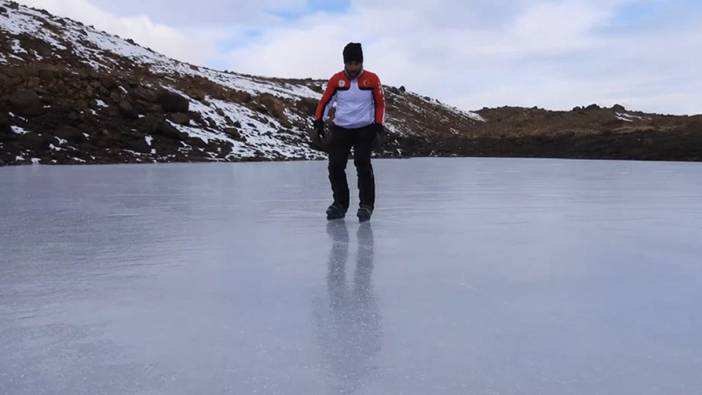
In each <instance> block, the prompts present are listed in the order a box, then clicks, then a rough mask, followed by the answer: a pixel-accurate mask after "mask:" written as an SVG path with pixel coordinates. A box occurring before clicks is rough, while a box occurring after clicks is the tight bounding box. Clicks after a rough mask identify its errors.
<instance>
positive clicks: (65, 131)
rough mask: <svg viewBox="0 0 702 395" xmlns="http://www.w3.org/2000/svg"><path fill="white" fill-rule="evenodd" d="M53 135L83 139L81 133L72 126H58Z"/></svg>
mask: <svg viewBox="0 0 702 395" xmlns="http://www.w3.org/2000/svg"><path fill="white" fill-rule="evenodd" d="M53 135H54V136H56V137H59V138H62V139H65V140H68V141H84V140H85V136H83V133H82V132H81V131H80V130H79V129H77V128H74V127H72V126H60V127H58V128H56V129H55V130H54V131H53Z"/></svg>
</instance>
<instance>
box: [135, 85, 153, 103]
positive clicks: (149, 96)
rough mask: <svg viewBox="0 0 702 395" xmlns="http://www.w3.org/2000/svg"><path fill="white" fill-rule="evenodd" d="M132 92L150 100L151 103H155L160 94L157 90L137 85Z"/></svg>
mask: <svg viewBox="0 0 702 395" xmlns="http://www.w3.org/2000/svg"><path fill="white" fill-rule="evenodd" d="M132 94H133V95H134V96H135V97H136V98H138V99H141V100H143V101H146V102H149V103H155V102H156V100H157V99H158V95H157V94H156V92H154V91H152V90H149V89H146V88H142V87H137V88H135V89H134V90H133V91H132Z"/></svg>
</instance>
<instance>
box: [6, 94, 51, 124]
mask: <svg viewBox="0 0 702 395" xmlns="http://www.w3.org/2000/svg"><path fill="white" fill-rule="evenodd" d="M8 104H9V105H10V109H11V110H12V112H14V113H17V114H19V115H22V116H27V117H31V116H37V115H41V114H43V113H44V106H43V105H42V103H41V100H39V96H38V95H37V94H36V92H34V91H30V90H20V91H17V92H15V93H13V94H11V95H10V96H9V97H8Z"/></svg>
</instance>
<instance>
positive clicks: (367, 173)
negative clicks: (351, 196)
mask: <svg viewBox="0 0 702 395" xmlns="http://www.w3.org/2000/svg"><path fill="white" fill-rule="evenodd" d="M356 133H357V134H356V139H355V141H354V146H353V150H354V161H353V163H354V164H355V165H356V173H357V174H358V193H359V199H360V201H361V202H360V203H361V206H362V207H363V206H365V207H368V208H370V209H371V211H372V210H373V208H374V207H375V176H374V175H373V166H372V165H371V152H372V150H373V139H374V138H375V131H374V130H373V129H371V128H363V129H359V130H358V131H357V132H356Z"/></svg>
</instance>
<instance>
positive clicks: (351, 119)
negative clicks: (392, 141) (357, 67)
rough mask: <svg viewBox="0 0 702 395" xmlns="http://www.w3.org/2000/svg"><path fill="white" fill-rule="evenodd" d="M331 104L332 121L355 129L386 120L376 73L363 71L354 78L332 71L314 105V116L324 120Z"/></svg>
mask: <svg viewBox="0 0 702 395" xmlns="http://www.w3.org/2000/svg"><path fill="white" fill-rule="evenodd" d="M332 107H334V108H335V113H334V117H333V121H334V124H335V125H336V126H340V127H342V128H347V129H355V128H362V127H365V126H368V125H370V124H373V123H378V124H381V125H382V124H383V122H384V121H385V95H384V93H383V86H382V85H381V83H380V78H378V76H377V75H376V74H375V73H372V72H370V71H368V70H362V71H361V74H359V76H358V77H356V78H355V79H353V80H352V79H350V78H349V77H348V76H347V75H346V73H345V72H344V71H340V72H338V73H336V74H334V75H333V76H332V77H331V78H330V79H329V82H328V83H327V89H326V90H325V91H324V95H323V96H322V100H320V102H319V104H318V105H317V111H316V112H315V119H316V120H317V121H322V120H326V119H327V118H328V114H329V110H330V109H331V108H332Z"/></svg>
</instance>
